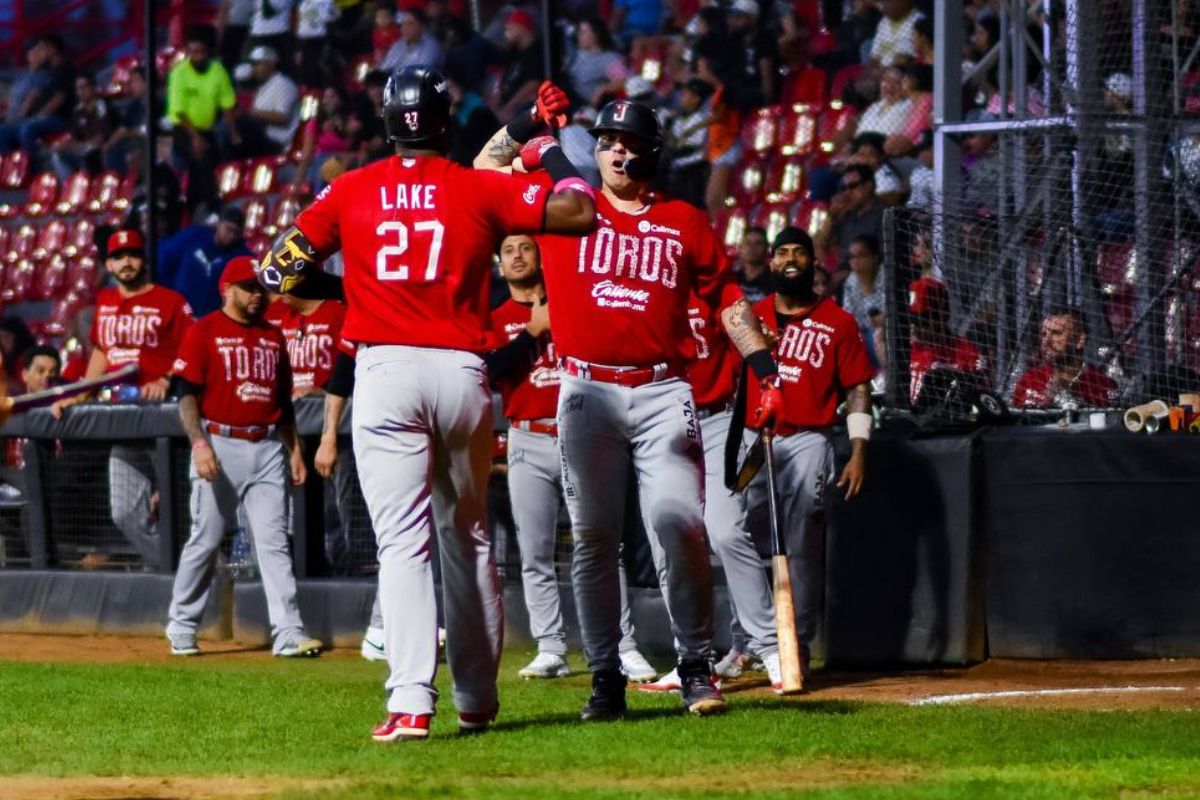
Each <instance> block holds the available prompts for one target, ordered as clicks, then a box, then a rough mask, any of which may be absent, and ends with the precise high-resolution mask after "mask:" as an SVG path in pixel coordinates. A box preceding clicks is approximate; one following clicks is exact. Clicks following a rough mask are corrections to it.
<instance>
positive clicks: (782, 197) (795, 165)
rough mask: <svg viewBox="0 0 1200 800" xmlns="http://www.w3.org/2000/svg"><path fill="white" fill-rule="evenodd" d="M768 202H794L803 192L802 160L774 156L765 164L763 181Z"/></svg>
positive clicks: (777, 203)
mask: <svg viewBox="0 0 1200 800" xmlns="http://www.w3.org/2000/svg"><path fill="white" fill-rule="evenodd" d="M763 191H764V193H765V194H764V197H765V198H766V201H767V202H768V203H771V204H774V205H779V204H788V205H790V204H791V203H794V202H796V201H797V200H799V199H800V197H801V196H802V195H803V194H804V191H805V185H804V161H803V159H799V158H776V159H774V160H773V161H771V163H770V164H769V165H768V166H767V174H766V178H765V179H764V183H763Z"/></svg>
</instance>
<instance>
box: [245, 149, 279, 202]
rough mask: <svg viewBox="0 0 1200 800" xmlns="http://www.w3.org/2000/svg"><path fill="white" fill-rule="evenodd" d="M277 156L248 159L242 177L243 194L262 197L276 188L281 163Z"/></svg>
mask: <svg viewBox="0 0 1200 800" xmlns="http://www.w3.org/2000/svg"><path fill="white" fill-rule="evenodd" d="M278 161H279V160H278V159H277V158H258V159H255V160H253V161H247V162H246V166H245V172H244V173H243V177H242V191H241V193H242V194H243V195H248V196H250V197H262V196H263V195H267V194H270V193H271V192H272V191H274V189H275V182H276V180H277V178H278V173H279V163H278Z"/></svg>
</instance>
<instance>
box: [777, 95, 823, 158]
mask: <svg viewBox="0 0 1200 800" xmlns="http://www.w3.org/2000/svg"><path fill="white" fill-rule="evenodd" d="M777 142H778V148H779V152H780V153H782V154H783V155H785V156H806V155H808V154H809V153H811V152H813V151H814V150H815V149H816V147H817V118H816V117H815V116H814V115H813V113H812V112H811V111H809V110H808V109H807V108H805V107H804V106H793V107H792V108H790V109H789V110H788V111H786V112H784V115H783V119H781V120H780V121H779V136H778V139H777Z"/></svg>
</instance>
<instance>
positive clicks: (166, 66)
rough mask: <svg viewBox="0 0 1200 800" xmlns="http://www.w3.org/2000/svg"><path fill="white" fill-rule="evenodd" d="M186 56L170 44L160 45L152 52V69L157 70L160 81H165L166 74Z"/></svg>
mask: <svg viewBox="0 0 1200 800" xmlns="http://www.w3.org/2000/svg"><path fill="white" fill-rule="evenodd" d="M185 58H187V53H185V52H184V51H183V50H180V49H179V48H178V47H171V46H170V45H168V46H166V47H162V48H160V49H159V51H158V52H157V53H155V54H154V69H155V71H157V72H158V78H159V80H161V81H164V82H165V81H166V79H167V74H168V73H170V71H171V70H172V69H174V68H175V65H176V64H178V63H179V62H180V61H183V60H184V59H185Z"/></svg>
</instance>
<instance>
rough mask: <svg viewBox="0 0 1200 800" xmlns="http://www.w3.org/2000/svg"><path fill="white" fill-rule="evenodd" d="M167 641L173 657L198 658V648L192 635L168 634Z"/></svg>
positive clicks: (194, 635)
mask: <svg viewBox="0 0 1200 800" xmlns="http://www.w3.org/2000/svg"><path fill="white" fill-rule="evenodd" d="M167 641H169V642H170V643H171V655H173V656H198V655H200V648H199V647H198V646H197V645H196V634H194V633H168V634H167Z"/></svg>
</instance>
